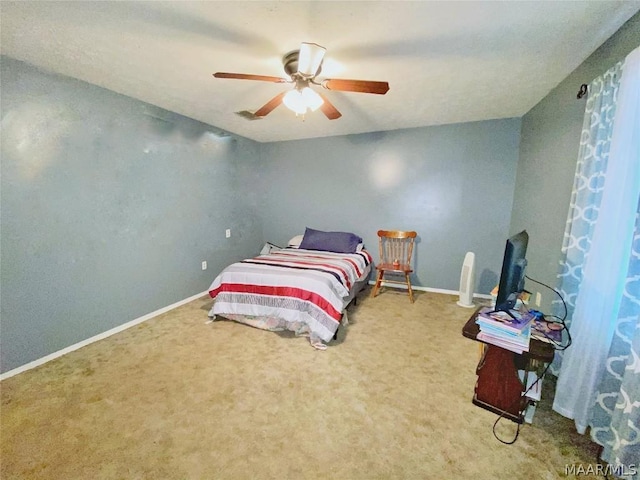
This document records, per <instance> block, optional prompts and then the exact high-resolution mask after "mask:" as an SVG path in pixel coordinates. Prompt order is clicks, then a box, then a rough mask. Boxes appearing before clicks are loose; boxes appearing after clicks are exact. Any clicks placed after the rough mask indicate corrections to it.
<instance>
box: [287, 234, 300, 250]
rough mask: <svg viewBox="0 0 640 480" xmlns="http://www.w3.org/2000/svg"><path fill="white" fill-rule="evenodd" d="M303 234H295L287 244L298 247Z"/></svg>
mask: <svg viewBox="0 0 640 480" xmlns="http://www.w3.org/2000/svg"><path fill="white" fill-rule="evenodd" d="M303 237H304V235H296V236H295V237H293V238H292V239H291V240H289V243H288V244H287V245H289V246H290V247H291V248H300V244H301V243H302V238H303Z"/></svg>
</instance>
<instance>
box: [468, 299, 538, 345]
mask: <svg viewBox="0 0 640 480" xmlns="http://www.w3.org/2000/svg"><path fill="white" fill-rule="evenodd" d="M510 312H511V315H509V314H508V313H506V312H495V311H493V308H492V307H484V308H482V309H480V311H479V312H478V316H477V318H476V323H477V324H478V327H480V332H479V333H478V336H477V339H478V340H480V341H482V342H485V343H490V344H492V345H496V346H498V347H502V348H505V349H507V350H510V351H512V352H515V353H523V352H528V351H529V339H530V338H531V324H532V321H533V319H534V315H533V314H530V313H520V312H518V311H517V310H511V311H510ZM512 315H513V316H512Z"/></svg>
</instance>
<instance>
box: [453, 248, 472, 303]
mask: <svg viewBox="0 0 640 480" xmlns="http://www.w3.org/2000/svg"><path fill="white" fill-rule="evenodd" d="M475 284H476V255H475V253H473V252H467V254H466V255H465V256H464V262H463V263H462V272H460V300H458V301H457V302H456V303H457V304H458V305H459V306H461V307H465V308H472V307H475V305H474V304H473V287H474V286H475Z"/></svg>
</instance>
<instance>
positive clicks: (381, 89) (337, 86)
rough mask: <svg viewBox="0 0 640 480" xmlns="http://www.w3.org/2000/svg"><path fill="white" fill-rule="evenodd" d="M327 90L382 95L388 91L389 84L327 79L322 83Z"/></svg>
mask: <svg viewBox="0 0 640 480" xmlns="http://www.w3.org/2000/svg"><path fill="white" fill-rule="evenodd" d="M322 86H323V87H324V88H326V89H327V90H339V91H342V92H360V93H375V94H378V95H384V94H385V93H387V92H388V91H389V83H387V82H374V81H371V80H343V79H331V78H327V79H326V80H324V81H323V82H322Z"/></svg>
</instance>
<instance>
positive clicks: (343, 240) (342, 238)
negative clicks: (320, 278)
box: [300, 227, 362, 253]
mask: <svg viewBox="0 0 640 480" xmlns="http://www.w3.org/2000/svg"><path fill="white" fill-rule="evenodd" d="M359 243H362V238H360V237H359V236H357V235H355V234H353V233H349V232H323V231H321V230H314V229H312V228H308V227H307V228H306V229H305V231H304V237H303V238H302V243H300V248H302V249H305V250H322V251H325V252H336V253H356V251H357V249H358V244H359Z"/></svg>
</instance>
